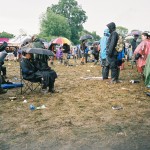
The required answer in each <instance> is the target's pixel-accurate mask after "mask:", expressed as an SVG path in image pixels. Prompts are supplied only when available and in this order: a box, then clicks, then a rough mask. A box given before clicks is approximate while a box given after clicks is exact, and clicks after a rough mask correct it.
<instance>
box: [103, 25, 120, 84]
mask: <svg viewBox="0 0 150 150" xmlns="http://www.w3.org/2000/svg"><path fill="white" fill-rule="evenodd" d="M107 27H108V28H109V32H110V36H109V39H108V42H107V48H106V56H107V64H106V68H107V69H106V70H109V68H110V70H111V83H117V82H118V78H119V68H118V62H117V56H118V52H117V51H116V45H117V42H118V39H119V36H118V33H117V32H116V25H115V23H114V22H111V23H109V24H107Z"/></svg>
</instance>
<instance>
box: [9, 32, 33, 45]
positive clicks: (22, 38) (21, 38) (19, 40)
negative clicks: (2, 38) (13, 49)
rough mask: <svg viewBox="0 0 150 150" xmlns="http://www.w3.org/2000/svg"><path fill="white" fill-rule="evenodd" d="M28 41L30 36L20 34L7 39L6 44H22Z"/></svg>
mask: <svg viewBox="0 0 150 150" xmlns="http://www.w3.org/2000/svg"><path fill="white" fill-rule="evenodd" d="M29 41H31V36H28V35H20V36H17V37H14V38H12V39H10V40H9V41H8V46H21V45H23V44H26V43H28V42H29Z"/></svg>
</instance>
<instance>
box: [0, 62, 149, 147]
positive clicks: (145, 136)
mask: <svg viewBox="0 0 150 150" xmlns="http://www.w3.org/2000/svg"><path fill="white" fill-rule="evenodd" d="M5 65H6V66H7V70H8V71H7V72H8V75H7V76H8V78H9V80H10V81H13V82H19V63H18V62H13V61H10V62H9V61H8V62H5ZM52 68H53V69H54V70H55V71H56V72H57V74H58V78H57V80H56V82H55V88H56V89H57V90H58V91H59V93H55V94H52V95H51V94H50V93H48V94H42V93H40V92H39V91H38V90H37V91H36V92H33V93H29V94H26V95H20V89H19V88H16V89H10V90H8V92H7V94H3V95H0V103H1V104H0V149H1V150H7V149H9V150H41V149H42V150H149V149H150V142H149V141H150V109H149V107H150V98H149V97H148V96H146V94H145V92H146V91H147V90H148V89H147V88H146V87H145V86H144V83H143V81H142V79H141V78H140V76H139V75H138V73H137V71H136V68H135V67H134V68H133V69H132V68H131V66H128V65H127V64H125V70H122V71H121V75H120V78H121V79H122V81H123V82H122V83H119V84H109V81H106V80H105V81H103V80H84V79H82V78H81V77H91V76H96V77H99V76H101V67H100V65H96V66H94V65H93V63H87V64H86V65H78V66H69V67H66V66H64V65H60V64H57V62H55V65H54V66H52ZM16 77H17V78H16ZM131 79H140V83H137V84H132V83H130V82H129V81H130V80H131ZM11 96H16V97H17V99H16V100H13V101H10V99H9V97H11ZM23 96H24V97H25V99H26V100H27V103H23ZM30 104H33V105H34V106H36V107H37V106H41V105H43V104H44V105H45V106H46V109H42V110H33V111H31V110H30V109H29V106H30ZM116 105H117V106H121V107H122V109H120V110H114V109H112V107H113V106H116Z"/></svg>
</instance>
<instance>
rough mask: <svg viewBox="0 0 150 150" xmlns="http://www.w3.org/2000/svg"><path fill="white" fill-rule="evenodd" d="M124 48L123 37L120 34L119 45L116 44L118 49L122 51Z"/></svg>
mask: <svg viewBox="0 0 150 150" xmlns="http://www.w3.org/2000/svg"><path fill="white" fill-rule="evenodd" d="M123 48H124V42H123V37H122V36H121V35H119V39H118V42H117V46H116V51H117V52H121V51H122V50H123Z"/></svg>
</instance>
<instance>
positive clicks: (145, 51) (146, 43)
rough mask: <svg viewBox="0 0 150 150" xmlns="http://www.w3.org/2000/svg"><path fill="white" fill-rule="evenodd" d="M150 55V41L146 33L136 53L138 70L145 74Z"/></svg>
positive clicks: (143, 34)
mask: <svg viewBox="0 0 150 150" xmlns="http://www.w3.org/2000/svg"><path fill="white" fill-rule="evenodd" d="M149 54H150V39H149V35H148V33H146V32H143V33H142V42H141V43H140V44H139V45H138V46H137V48H136V49H135V51H134V56H135V60H136V63H137V70H138V72H139V73H141V74H143V70H144V67H145V64H146V59H147V57H148V55H149Z"/></svg>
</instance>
